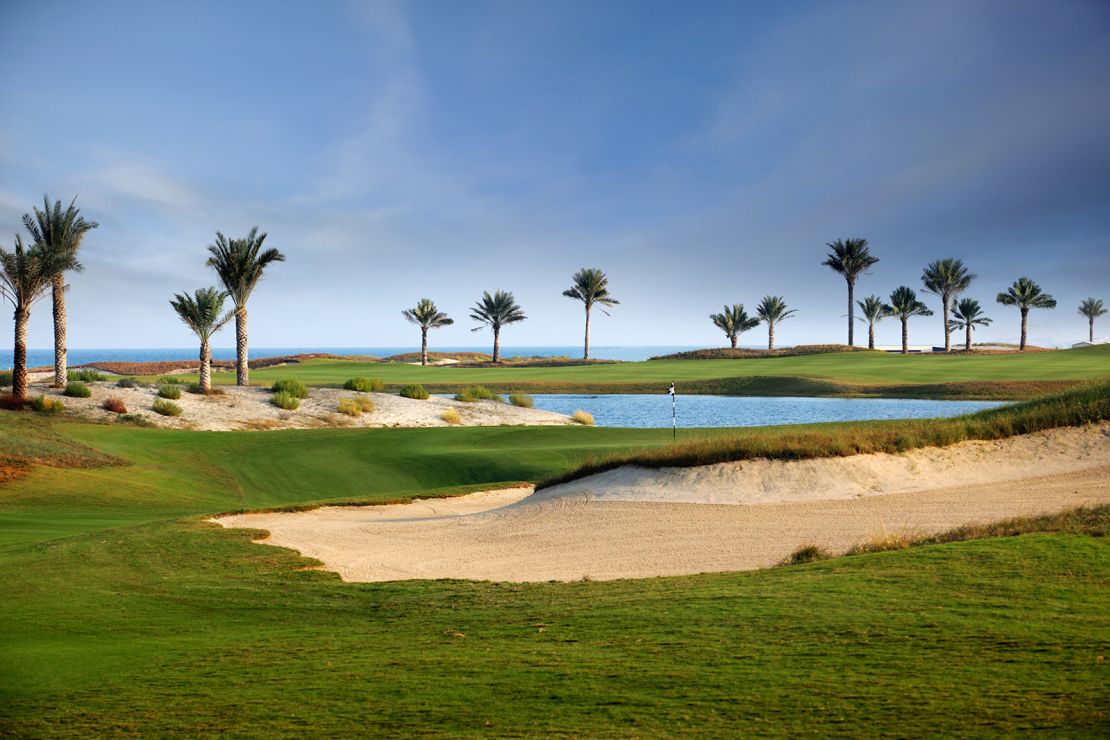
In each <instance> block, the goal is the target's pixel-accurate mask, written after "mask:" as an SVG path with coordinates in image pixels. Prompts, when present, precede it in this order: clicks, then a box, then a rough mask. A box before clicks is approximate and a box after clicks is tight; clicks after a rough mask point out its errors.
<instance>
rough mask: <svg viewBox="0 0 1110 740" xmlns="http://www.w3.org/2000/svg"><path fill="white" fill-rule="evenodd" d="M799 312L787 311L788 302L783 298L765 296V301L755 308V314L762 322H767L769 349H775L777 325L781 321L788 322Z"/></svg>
mask: <svg viewBox="0 0 1110 740" xmlns="http://www.w3.org/2000/svg"><path fill="white" fill-rule="evenodd" d="M795 313H797V311H795V310H794V309H793V308H791V309H789V310H788V309H787V307H786V301H784V300H783V299H782V296H774V295H765V296H763V300H762V301H760V302H759V305H758V306H756V308H755V314H756V316H758V317H759V319H760V320H761V321H765V322H767V349H768V350H773V349H774V348H775V324H777V323H779V322H780V321H786V320H787V319H788V318H790V317H791V316H793V315H794V314H795Z"/></svg>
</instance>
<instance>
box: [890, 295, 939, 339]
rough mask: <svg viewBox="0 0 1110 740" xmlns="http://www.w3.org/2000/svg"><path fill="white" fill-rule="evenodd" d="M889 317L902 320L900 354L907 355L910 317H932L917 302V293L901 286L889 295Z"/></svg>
mask: <svg viewBox="0 0 1110 740" xmlns="http://www.w3.org/2000/svg"><path fill="white" fill-rule="evenodd" d="M890 315H891V316H897V317H898V318H899V319H901V320H902V354H904V355H906V354H909V352H910V330H909V320H910V317H911V316H932V315H933V312H932V311H930V310H929V307H928V306H926V305H925V304H924V303H922V302H921V301H919V300H917V293H915V292H914V291H913V288H910V287H908V286H905V285H902V286H900V287H898V288H895V289H894V292H893V293H891V294H890Z"/></svg>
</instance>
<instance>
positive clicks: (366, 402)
mask: <svg viewBox="0 0 1110 740" xmlns="http://www.w3.org/2000/svg"><path fill="white" fill-rule="evenodd" d="M355 403H357V404H358V407H359V408H360V409H362V412H363V413H364V414H369V413H370V412H371V411H373V410H374V402H373V401H372V400H370V396H357V397H356V398H355Z"/></svg>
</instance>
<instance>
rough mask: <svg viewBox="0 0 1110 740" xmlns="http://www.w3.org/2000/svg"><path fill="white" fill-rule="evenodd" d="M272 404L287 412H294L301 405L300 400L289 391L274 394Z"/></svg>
mask: <svg viewBox="0 0 1110 740" xmlns="http://www.w3.org/2000/svg"><path fill="white" fill-rule="evenodd" d="M270 403H272V404H273V405H275V406H277V407H278V408H279V409H285V410H286V411H294V410H296V409H297V408H298V407H300V405H301V402H300V399H298V398H297V397H296V396H294V395H293V394H292V393H290V392H289V391H278V392H277V393H275V394H274V397H273V398H271V399H270Z"/></svg>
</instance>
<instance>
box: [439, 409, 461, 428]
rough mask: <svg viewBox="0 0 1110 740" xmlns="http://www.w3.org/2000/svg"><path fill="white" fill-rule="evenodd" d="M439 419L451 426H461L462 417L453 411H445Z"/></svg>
mask: <svg viewBox="0 0 1110 740" xmlns="http://www.w3.org/2000/svg"><path fill="white" fill-rule="evenodd" d="M439 418H440V419H442V420H443V421H445V422H447V423H448V424H450V425H452V426H455V425H458V424H462V417H461V416H459V412H458V411H455V409H447V410H446V411H444V412H443V413H442V414H440V415H439Z"/></svg>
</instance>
